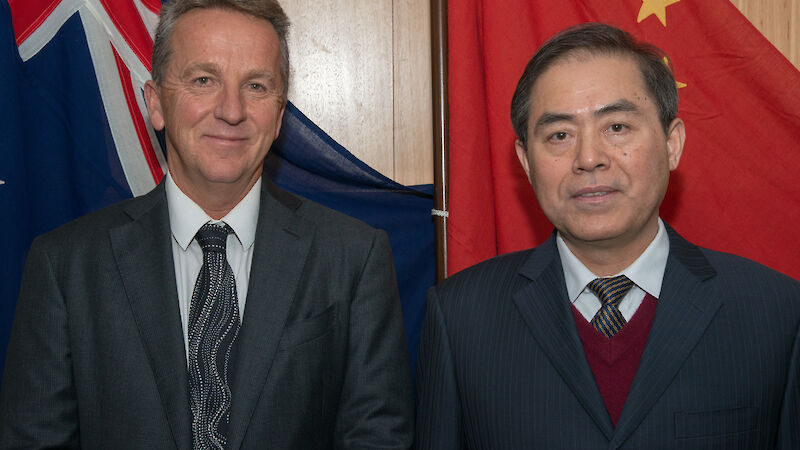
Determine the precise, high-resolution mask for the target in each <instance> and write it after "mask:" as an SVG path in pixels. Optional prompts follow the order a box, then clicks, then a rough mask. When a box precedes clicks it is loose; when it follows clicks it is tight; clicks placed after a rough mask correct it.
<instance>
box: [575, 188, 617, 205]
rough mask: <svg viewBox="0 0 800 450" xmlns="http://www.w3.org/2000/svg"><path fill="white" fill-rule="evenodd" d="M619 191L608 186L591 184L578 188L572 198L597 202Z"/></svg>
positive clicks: (586, 201)
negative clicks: (590, 185)
mask: <svg viewBox="0 0 800 450" xmlns="http://www.w3.org/2000/svg"><path fill="white" fill-rule="evenodd" d="M618 192H619V191H618V190H616V189H614V188H611V187H608V186H592V187H587V188H583V189H580V190H579V191H577V192H575V193H574V194H572V198H573V199H575V200H578V201H580V202H585V203H599V202H603V201H606V200H608V199H610V198H611V197H613V196H615V195H616V194H617V193H618Z"/></svg>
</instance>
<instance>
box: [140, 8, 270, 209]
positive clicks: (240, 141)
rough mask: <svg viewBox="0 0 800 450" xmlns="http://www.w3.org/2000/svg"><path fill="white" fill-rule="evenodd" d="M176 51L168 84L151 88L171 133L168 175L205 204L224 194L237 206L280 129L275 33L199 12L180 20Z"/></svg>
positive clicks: (153, 116)
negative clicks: (236, 203)
mask: <svg viewBox="0 0 800 450" xmlns="http://www.w3.org/2000/svg"><path fill="white" fill-rule="evenodd" d="M170 46H171V56H170V59H169V62H168V64H167V67H166V71H165V75H164V81H163V82H162V83H161V84H160V85H155V84H154V83H153V82H152V81H151V82H148V83H147V84H146V86H145V96H146V99H147V106H148V111H149V113H150V120H151V122H152V124H153V126H154V127H155V128H156V129H158V130H160V129H163V128H166V144H167V161H168V165H169V170H170V174H171V175H172V177H173V179H174V180H175V183H176V184H177V185H178V187H180V188H181V190H182V191H183V192H184V193H186V194H187V195H188V196H189V197H190V198H191V199H193V200H194V201H195V202H197V203H198V204H199V205H200V206H204V205H203V204H204V203H207V202H208V200H207V199H208V198H211V197H214V196H218V195H220V194H219V193H230V195H233V196H234V197H236V196H238V198H235V199H234V201H235V202H238V200H240V199H241V198H242V197H244V195H245V194H246V193H247V192H248V191H249V189H250V187H251V186H252V185H253V184H254V183H255V182H256V181H257V179H258V178H259V177H260V176H261V171H262V169H263V162H264V157H265V156H266V154H267V152H268V151H269V148H270V146H271V145H272V142H273V141H274V140H275V139H276V138H277V136H278V132H279V131H280V126H281V119H282V117H283V110H284V102H283V97H282V91H281V86H282V85H281V82H282V80H281V79H280V46H279V43H278V37H277V34H276V33H275V30H274V29H273V27H272V25H270V23H269V22H267V21H266V20H263V19H259V18H255V17H251V16H248V15H245V14H242V13H240V12H234V11H228V10H223V9H214V8H211V9H195V10H192V11H190V12H188V13H186V14H184V15H182V16H181V17H180V18H179V19H178V20H177V22H176V24H175V28H174V30H173V33H172V36H171V38H170ZM226 195H227V194H226ZM235 202H234V204H235ZM204 209H206V208H205V207H204Z"/></svg>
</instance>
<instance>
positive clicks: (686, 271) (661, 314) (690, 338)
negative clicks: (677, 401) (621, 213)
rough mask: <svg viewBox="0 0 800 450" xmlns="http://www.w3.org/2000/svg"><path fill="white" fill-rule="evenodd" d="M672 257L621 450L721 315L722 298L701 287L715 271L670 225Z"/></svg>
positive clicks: (619, 432) (627, 410) (625, 415)
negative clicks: (714, 319)
mask: <svg viewBox="0 0 800 450" xmlns="http://www.w3.org/2000/svg"><path fill="white" fill-rule="evenodd" d="M667 232H668V235H669V240H670V254H669V259H668V260H667V267H666V270H665V272H664V281H663V284H662V288H661V296H660V298H659V299H658V306H657V308H656V314H655V316H654V317H653V324H652V326H651V328H650V334H649V336H648V338H647V345H646V346H645V349H644V352H643V354H642V359H641V361H640V363H639V368H638V370H637V372H636V376H635V378H634V380H633V384H632V385H631V389H630V392H629V393H628V398H627V400H626V401H625V406H624V409H623V410H622V414H621V416H620V418H619V422H618V423H617V428H616V432H615V434H614V439H613V441H612V443H611V444H612V445H611V448H617V447H618V446H620V445H622V443H623V442H625V440H626V439H627V438H628V437H629V436H630V435H631V433H633V431H634V430H635V429H636V427H638V426H639V424H640V423H641V422H642V420H643V419H644V417H645V416H646V415H647V413H648V412H649V411H650V409H651V408H652V407H653V405H654V404H655V403H656V402H657V401H658V399H659V398H660V397H661V395H662V394H663V393H664V391H665V390H666V389H667V387H668V386H669V384H670V383H671V382H672V379H673V378H674V377H675V375H676V374H677V372H678V369H679V368H680V367H681V365H682V364H683V362H684V361H685V360H686V358H687V357H688V356H689V353H690V352H691V350H692V349H693V348H694V347H695V345H697V342H698V341H699V340H700V338H701V337H702V336H703V333H704V332H705V330H706V328H707V327H708V326H709V324H710V323H711V320H712V319H713V317H714V316H715V314H716V313H717V310H718V309H719V307H720V305H721V304H722V299H721V298H718V297H717V296H715V295H714V294H713V293H712V292H710V291H709V289H708V286H707V285H706V284H704V283H703V282H704V281H705V280H707V279H709V278H711V277H713V276H715V274H716V271H715V270H714V268H713V267H711V265H710V263H709V262H708V260H707V259H706V258H705V256H704V255H703V254H702V252H701V251H700V249H698V248H697V247H696V246H694V245H692V244H691V243H689V242H687V241H686V240H685V239H683V238H682V237H681V236H680V235H678V234H677V233H676V232H675V231H674V230H673V229H672V228H670V227H669V226H667Z"/></svg>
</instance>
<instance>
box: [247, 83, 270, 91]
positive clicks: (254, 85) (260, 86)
mask: <svg viewBox="0 0 800 450" xmlns="http://www.w3.org/2000/svg"><path fill="white" fill-rule="evenodd" d="M247 87H249V88H250V89H252V90H254V91H263V90H264V89H266V88H265V87H264V85H263V84H261V83H250V84H248V85H247Z"/></svg>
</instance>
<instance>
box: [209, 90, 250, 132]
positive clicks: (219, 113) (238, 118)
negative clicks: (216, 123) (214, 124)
mask: <svg viewBox="0 0 800 450" xmlns="http://www.w3.org/2000/svg"><path fill="white" fill-rule="evenodd" d="M214 115H215V116H216V118H217V119H220V120H223V121H225V122H227V123H228V124H230V125H236V124H238V123H240V122H242V121H244V119H245V118H246V117H247V109H246V105H245V102H244V101H243V99H242V92H241V91H240V90H239V89H238V87H236V86H231V85H227V86H225V87H224V88H223V89H222V90H221V91H220V93H219V101H218V102H217V107H216V108H215V109H214Z"/></svg>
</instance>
